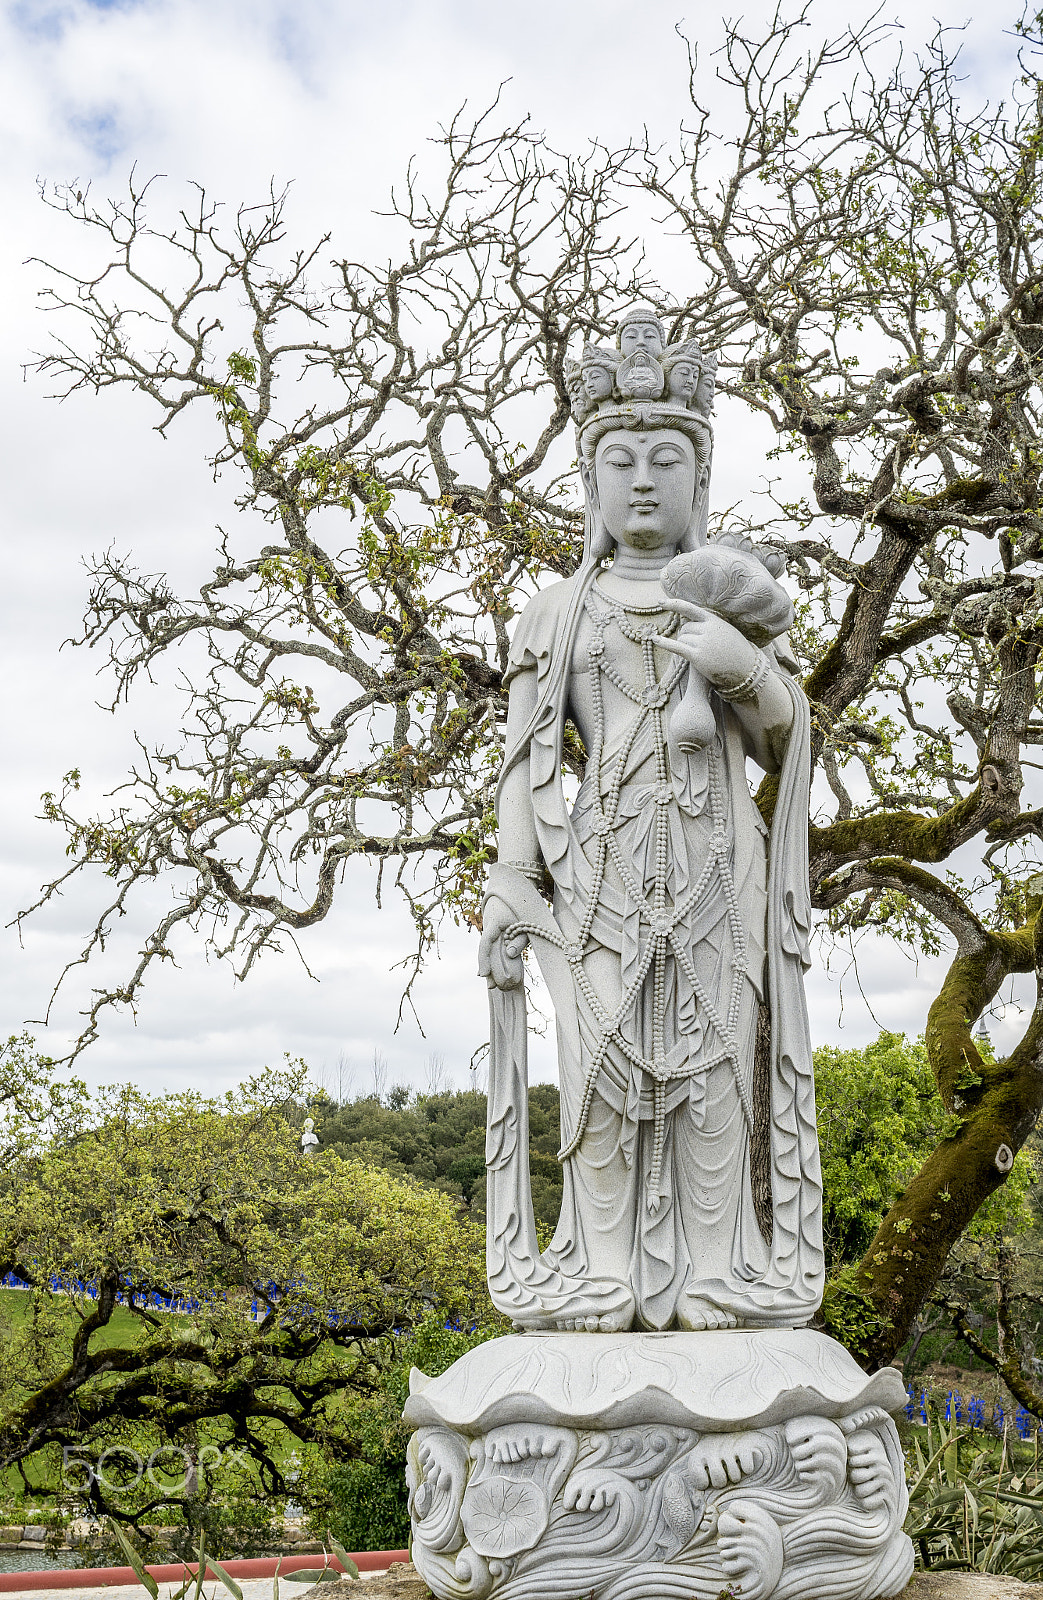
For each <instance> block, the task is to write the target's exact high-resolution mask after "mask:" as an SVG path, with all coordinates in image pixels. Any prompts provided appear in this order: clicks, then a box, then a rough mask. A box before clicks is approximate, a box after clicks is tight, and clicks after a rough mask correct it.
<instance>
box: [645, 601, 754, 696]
mask: <svg viewBox="0 0 1043 1600" xmlns="http://www.w3.org/2000/svg"><path fill="white" fill-rule="evenodd" d="M669 605H670V608H671V610H672V611H676V612H677V613H678V614H679V615H680V616H681V618H682V619H683V620H682V623H681V627H680V629H679V631H678V633H677V634H676V636H675V637H674V638H672V639H668V638H666V637H665V636H664V635H663V634H657V635H656V641H655V642H656V644H658V645H661V646H662V648H663V649H664V650H670V651H672V652H673V653H674V654H675V655H679V656H684V658H685V660H686V661H690V662H691V663H692V665H693V666H694V667H695V668H696V669H697V670H698V671H699V672H700V673H701V674H702V676H703V677H704V678H705V679H706V681H707V683H712V684H713V686H714V688H715V689H723V690H724V691H725V693H727V692H728V690H729V689H734V688H736V687H737V686H738V685H739V684H740V683H742V682H744V680H745V679H746V678H748V677H749V675H750V673H751V672H753V670H754V669H755V667H756V666H757V663H758V661H759V660H760V659H761V652H760V651H759V650H758V649H757V647H756V645H753V644H751V643H750V641H749V640H748V639H746V638H744V637H743V635H742V634H741V633H740V632H739V630H738V628H735V627H733V626H732V624H731V623H730V622H726V621H725V620H724V618H723V617H719V616H717V614H716V613H715V612H713V611H707V610H706V608H705V607H704V606H696V605H692V604H691V602H690V601H688V600H670V601H669Z"/></svg>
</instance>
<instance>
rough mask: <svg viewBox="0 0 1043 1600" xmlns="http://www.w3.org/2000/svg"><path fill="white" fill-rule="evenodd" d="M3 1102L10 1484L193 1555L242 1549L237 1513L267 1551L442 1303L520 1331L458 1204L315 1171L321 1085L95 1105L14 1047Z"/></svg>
mask: <svg viewBox="0 0 1043 1600" xmlns="http://www.w3.org/2000/svg"><path fill="white" fill-rule="evenodd" d="M0 1088H2V1089H3V1093H2V1095H0V1108H2V1109H0V1115H2V1118H3V1125H2V1142H0V1148H2V1149H3V1150H4V1152H5V1155H6V1160H5V1162H4V1165H3V1167H2V1169H0V1185H2V1193H3V1200H2V1204H0V1272H2V1273H9V1272H14V1273H16V1274H17V1275H18V1277H19V1278H21V1279H22V1280H23V1281H25V1282H26V1283H28V1285H29V1289H28V1290H27V1291H23V1292H19V1291H15V1290H8V1291H6V1292H5V1293H4V1295H3V1297H2V1299H0V1468H2V1469H3V1470H4V1472H5V1474H6V1482H7V1484H8V1486H9V1487H14V1486H15V1485H17V1484H18V1483H19V1482H20V1483H21V1484H22V1485H23V1486H24V1487H25V1489H26V1490H27V1491H29V1492H31V1493H33V1494H39V1495H43V1496H46V1497H49V1498H51V1499H53V1500H57V1502H59V1503H65V1504H67V1505H75V1506H77V1507H78V1508H80V1509H81V1510H85V1511H87V1512H88V1513H90V1514H94V1515H100V1514H102V1513H106V1512H107V1513H109V1514H111V1515H113V1516H115V1517H117V1518H120V1519H123V1520H126V1521H132V1522H135V1523H137V1524H141V1523H155V1522H164V1521H166V1522H178V1521H180V1522H181V1523H182V1524H183V1525H184V1527H185V1530H186V1532H185V1539H186V1546H190V1545H191V1544H192V1543H193V1541H194V1537H195V1533H196V1532H197V1531H198V1529H199V1528H200V1526H205V1527H207V1528H208V1529H209V1531H210V1532H211V1533H212V1534H216V1535H217V1537H218V1539H219V1540H220V1538H221V1536H222V1524H223V1523H224V1522H227V1520H228V1508H229V1505H230V1503H232V1502H237V1503H238V1504H239V1505H240V1506H244V1505H245V1506H247V1507H249V1508H251V1514H252V1516H253V1517H254V1519H255V1520H259V1522H260V1524H261V1526H260V1527H259V1528H258V1531H257V1537H258V1538H263V1533H264V1530H265V1528H266V1527H267V1523H268V1520H269V1517H270V1514H271V1512H272V1511H273V1510H275V1509H277V1508H278V1506H279V1505H280V1504H282V1503H285V1500H286V1498H287V1496H288V1495H290V1494H291V1492H292V1493H293V1495H294V1497H295V1498H297V1499H301V1498H304V1499H305V1501H306V1496H307V1481H308V1480H307V1476H306V1475H304V1476H303V1477H301V1478H299V1473H300V1460H301V1458H302V1457H306V1456H307V1455H308V1454H309V1452H310V1453H318V1454H320V1455H322V1456H323V1458H324V1459H327V1460H328V1461H331V1462H332V1461H336V1460H344V1461H350V1460H351V1459H353V1458H358V1457H360V1455H361V1453H362V1450H363V1443H362V1441H361V1439H360V1436H359V1432H358V1430H357V1428H356V1427H355V1426H354V1423H353V1420H352V1416H353V1413H352V1405H353V1404H357V1403H358V1402H359V1401H360V1399H361V1400H365V1399H366V1397H369V1396H372V1395H373V1394H374V1393H376V1392H378V1391H380V1388H381V1384H382V1382H383V1373H384V1371H385V1370H386V1369H387V1368H389V1367H391V1366H393V1365H394V1364H395V1363H396V1361H398V1360H399V1349H400V1345H401V1342H402V1339H403V1337H404V1336H405V1335H407V1334H408V1333H409V1332H410V1331H411V1330H412V1329H414V1328H416V1327H418V1326H420V1325H422V1324H423V1323H424V1322H425V1320H426V1319H427V1318H428V1317H429V1316H430V1315H431V1313H432V1310H433V1308H437V1315H438V1317H439V1318H440V1319H441V1320H442V1321H443V1322H445V1321H449V1320H456V1321H458V1322H459V1323H460V1324H461V1325H462V1326H465V1327H471V1326H473V1325H474V1324H475V1323H476V1322H478V1321H481V1320H483V1319H486V1320H488V1321H489V1322H490V1325H491V1326H497V1325H498V1324H497V1321H496V1319H495V1318H494V1317H493V1316H492V1315H491V1308H490V1306H489V1303H488V1299H487V1296H486V1288H485V1270H484V1251H483V1241H482V1235H481V1230H480V1228H478V1227H476V1226H475V1225H474V1224H473V1223H472V1222H471V1221H470V1219H469V1218H468V1217H467V1215H466V1213H465V1212H463V1211H461V1209H460V1207H459V1206H458V1205H457V1204H456V1203H455V1202H454V1200H453V1199H451V1198H450V1197H449V1196H447V1195H444V1194H440V1193H438V1192H437V1191H436V1190H435V1189H433V1188H431V1187H430V1186H428V1185H424V1184H420V1183H419V1182H417V1181H416V1180H415V1179H412V1178H409V1177H394V1176H392V1175H391V1174H390V1173H388V1172H385V1171H381V1170H380V1169H379V1168H376V1167H373V1166H368V1165H366V1164H364V1163H363V1162H361V1161H358V1160H354V1159H344V1158H342V1157H339V1156H337V1155H335V1154H325V1155H319V1156H318V1157H315V1158H312V1159H306V1158H304V1157H302V1155H301V1152H300V1146H299V1137H300V1130H299V1126H298V1123H299V1104H298V1099H299V1095H300V1092H301V1088H302V1074H301V1073H299V1072H293V1071H287V1072H284V1073H281V1074H280V1073H269V1074H265V1075H263V1076H261V1077H259V1078H257V1079H256V1080H254V1081H252V1082H251V1083H249V1084H247V1085H246V1086H245V1087H244V1088H243V1089H242V1090H241V1091H239V1092H238V1093H236V1094H234V1095H233V1094H230V1095H226V1096H224V1097H222V1098H221V1099H219V1100H206V1099H204V1098H202V1097H201V1096H198V1095H193V1094H178V1095H166V1096H160V1097H150V1096H146V1095H143V1094H141V1093H139V1092H138V1091H136V1090H134V1089H132V1088H129V1087H122V1088H114V1089H110V1090H106V1091H102V1092H101V1093H99V1094H96V1095H94V1096H92V1097H91V1098H90V1100H88V1099H87V1097H86V1096H85V1094H84V1091H83V1089H82V1087H81V1086H79V1085H76V1084H72V1085H71V1086H64V1087H63V1086H62V1085H61V1084H60V1083H59V1082H58V1081H57V1080H56V1079H55V1078H54V1076H53V1074H52V1073H51V1072H50V1070H49V1067H48V1064H47V1063H46V1062H41V1061H40V1060H39V1058H37V1057H35V1056H34V1055H33V1054H32V1052H31V1049H30V1048H29V1046H28V1044H27V1042H26V1041H18V1040H11V1041H9V1043H8V1045H7V1046H6V1047H5V1049H4V1052H3V1055H2V1072H0ZM157 1296H159V1297H164V1299H165V1300H166V1301H167V1302H169V1301H171V1300H173V1301H174V1306H173V1309H164V1308H162V1307H160V1306H157V1304H156V1297H157ZM157 1450H159V1451H161V1455H160V1456H159V1457H156V1456H155V1455H154V1452H156V1451H157ZM106 1452H108V1454H107V1455H106V1454H105V1453H106ZM103 1456H104V1459H105V1463H106V1467H105V1470H104V1471H99V1470H98V1468H99V1462H100V1461H101V1459H102V1457H103ZM150 1462H161V1463H163V1464H161V1465H158V1466H154V1467H153V1469H152V1470H151V1471H150V1470H149V1469H148V1464H149V1463H150ZM186 1462H188V1463H191V1464H192V1465H193V1467H194V1468H197V1469H198V1470H196V1471H194V1472H193V1473H192V1475H191V1480H189V1478H188V1476H187V1475H186V1471H185V1463H186ZM142 1464H144V1465H145V1470H144V1471H142ZM225 1534H226V1536H227V1530H225ZM211 1548H213V1542H212V1543H211Z"/></svg>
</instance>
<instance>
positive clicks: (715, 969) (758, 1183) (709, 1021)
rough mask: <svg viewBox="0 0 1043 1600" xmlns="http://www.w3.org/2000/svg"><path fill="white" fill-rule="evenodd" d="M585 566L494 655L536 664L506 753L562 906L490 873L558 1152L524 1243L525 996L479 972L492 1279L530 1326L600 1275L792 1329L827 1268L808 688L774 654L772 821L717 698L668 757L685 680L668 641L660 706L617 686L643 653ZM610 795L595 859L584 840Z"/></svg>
mask: <svg viewBox="0 0 1043 1600" xmlns="http://www.w3.org/2000/svg"><path fill="white" fill-rule="evenodd" d="M595 578H596V569H595V570H592V569H591V568H590V567H589V566H588V567H586V568H585V569H583V570H581V572H580V573H579V574H578V575H577V577H576V578H573V579H571V580H569V581H567V582H565V583H562V584H557V585H555V586H553V587H552V588H550V589H548V590H545V591H543V592H542V593H541V594H539V595H537V596H536V598H535V599H534V600H533V601H532V602H531V603H530V604H529V606H528V607H527V608H526V610H525V612H524V614H523V616H522V617H521V619H520V622H519V624H518V626H517V629H516V631H515V635H514V639H513V644H512V651H511V663H510V669H509V675H510V676H512V677H513V676H515V675H516V674H517V673H519V672H521V671H526V670H529V671H534V672H535V673H536V681H537V694H536V709H535V712H534V714H533V716H532V718H531V719H530V722H529V725H528V726H527V727H526V728H525V729H524V731H523V732H522V733H521V734H520V736H518V737H516V738H515V740H514V742H513V744H512V746H511V748H509V749H508V751H507V754H506V760H505V765H504V771H505V773H506V772H508V771H510V770H511V769H512V767H513V766H515V765H516V764H517V762H518V761H520V760H524V759H525V758H527V759H528V771H529V781H530V787H531V795H532V809H533V816H534V820H535V826H536V834H537V838H538V841H539V845H540V851H541V854H542V857H543V860H544V862H545V864H546V866H547V869H548V871H549V873H550V876H551V878H552V879H553V884H554V897H553V916H552V915H551V914H550V913H549V912H548V910H547V907H546V904H545V902H544V901H543V900H542V899H541V897H540V896H539V895H538V893H537V891H536V890H535V888H534V887H533V885H532V884H531V883H530V882H529V881H528V880H527V879H525V878H524V877H523V876H522V875H521V874H519V873H517V872H514V871H513V870H512V869H510V868H509V867H506V866H496V867H494V868H493V869H492V871H491V873H490V890H491V892H493V893H495V894H496V895H497V897H498V898H500V899H503V900H505V901H506V902H507V904H508V905H509V906H510V907H511V908H512V910H514V911H515V913H516V915H517V918H518V923H519V926H520V927H523V928H524V929H525V931H526V932H527V933H528V934H529V936H530V938H531V939H532V943H533V947H534V950H535V953H536V956H537V959H538V960H539V963H540V966H541V970H542V971H543V974H544V977H545V978H546V980H547V983H548V987H549V989H550V993H551V998H552V1000H553V1002H554V1007H555V1013H556V1020H557V1042H558V1056H559V1068H560V1085H561V1106H562V1146H563V1150H564V1151H565V1152H567V1154H566V1156H565V1160H564V1168H565V1171H564V1196H563V1203H562V1209H561V1215H560V1218H559V1223H558V1227H557V1230H556V1232H555V1235H554V1238H553V1240H552V1242H551V1244H550V1246H549V1247H548V1249H547V1250H546V1251H544V1252H543V1254H542V1256H540V1255H539V1253H538V1251H537V1249H536V1246H535V1243H534V1240H535V1231H534V1227H533V1224H532V1220H531V1198H530V1194H529V1185H528V1173H527V1150H526V1143H527V1140H526V1127H525V1112H524V1089H525V1019H524V999H523V997H522V995H521V992H520V991H513V992H511V991H508V992H503V991H500V990H497V989H494V988H490V1005H491V1013H492V1026H491V1041H492V1061H491V1072H490V1113H489V1144H488V1156H489V1216H488V1238H489V1246H488V1249H489V1277H490V1286H491V1289H492V1293H493V1298H494V1300H495V1301H496V1303H497V1304H498V1305H499V1306H500V1308H501V1309H502V1310H504V1311H506V1312H507V1313H508V1314H509V1315H512V1316H513V1317H514V1319H515V1321H516V1323H518V1325H520V1326H529V1327H541V1326H548V1325H551V1324H552V1323H553V1322H554V1321H555V1320H556V1319H560V1318H562V1317H567V1316H569V1315H570V1314H571V1312H572V1308H573V1307H574V1306H576V1305H577V1304H580V1305H583V1304H586V1303H588V1302H589V1301H590V1296H591V1294H592V1293H593V1294H594V1296H595V1298H596V1296H597V1294H598V1293H604V1292H607V1291H606V1286H607V1285H611V1284H617V1285H618V1284H622V1285H624V1286H625V1288H626V1289H627V1290H628V1291H629V1294H630V1295H631V1296H632V1297H633V1300H634V1302H635V1307H636V1310H635V1322H636V1323H637V1325H639V1326H642V1327H646V1328H652V1329H664V1328H669V1327H671V1326H676V1325H677V1318H678V1306H679V1303H681V1302H682V1301H683V1297H685V1296H688V1297H696V1296H697V1297H702V1298H703V1299H705V1300H707V1301H709V1302H711V1303H712V1304H713V1305H714V1306H716V1307H718V1308H720V1309H722V1310H724V1311H725V1312H727V1313H728V1314H729V1315H731V1316H734V1317H735V1318H736V1319H737V1320H738V1322H739V1323H740V1324H742V1325H745V1326H748V1327H757V1326H763V1327H768V1326H776V1327H777V1326H792V1325H799V1324H802V1323H804V1322H806V1321H807V1320H808V1319H809V1318H810V1317H811V1315H812V1314H813V1313H814V1311H815V1310H816V1308H817V1306H818V1304H819V1301H820V1299H821V1292H822V1281H823V1255H822V1244H821V1184H820V1175H819V1157H818V1141H817V1134H816V1128H815V1098H814V1080H813V1076H812V1063H811V1047H810V1039H809V1034H808V1024H807V1013H806V1008H805V1002H804V992H803V979H802V974H803V971H804V968H805V967H806V965H807V945H808V934H809V924H810V906H809V898H808V883H807V817H808V785H809V776H808V774H809V735H808V711H807V705H806V702H805V700H804V697H803V695H802V693H801V691H800V690H799V688H798V687H797V686H796V685H795V684H794V683H793V681H792V679H791V678H790V677H789V676H788V674H786V673H785V672H784V671H783V670H782V669H781V668H779V673H780V677H781V679H782V681H783V682H784V683H785V684H786V687H787V689H788V691H789V694H790V697H791V700H792V703H793V712H794V717H793V726H792V730H791V733H790V736H789V740H788V744H787V748H786V753H785V757H784V759H783V764H782V769H781V772H780V774H779V778H778V795H777V801H776V806H775V811H774V817H773V821H772V826H771V830H770V833H769V832H768V830H767V829H766V828H765V826H764V823H763V821H762V820H761V817H760V813H759V812H758V810H757V808H756V806H755V805H754V803H753V800H752V797H751V794H750V788H749V783H748V780H747V776H746V750H745V747H744V742H743V730H742V727H741V724H740V722H739V720H738V718H737V717H736V716H735V714H734V712H733V711H732V710H731V709H730V707H729V706H727V705H726V704H725V703H724V702H723V701H721V700H720V699H718V697H717V696H713V703H714V708H715V715H716V719H717V730H718V731H717V737H716V739H715V740H714V741H713V742H712V743H711V745H710V746H709V747H708V748H707V749H706V750H704V751H698V752H695V753H693V754H690V755H686V756H679V755H678V754H677V752H676V751H675V752H674V755H673V758H672V764H671V757H670V755H669V754H668V752H667V751H666V748H665V743H664V740H663V736H662V734H663V729H664V727H665V725H666V720H667V718H668V717H669V714H670V710H671V709H672V707H673V706H674V705H676V703H677V701H678V699H679V698H680V696H681V694H682V693H683V690H684V684H685V675H684V672H680V671H679V670H678V668H677V667H676V665H675V663H674V658H672V657H670V658H668V657H667V655H666V653H665V652H663V653H661V655H660V656H659V659H658V661H657V664H656V666H655V668H654V671H655V675H656V684H661V685H662V690H661V691H659V690H658V689H657V688H656V687H655V685H653V688H652V699H653V700H654V698H655V694H656V693H657V692H658V693H660V697H661V698H662V699H664V700H665V702H666V703H665V704H664V705H662V706H661V708H660V714H659V715H658V716H656V715H653V713H652V710H651V709H649V710H648V711H647V712H643V711H642V708H641V706H640V704H639V703H636V702H628V701H627V700H626V698H625V695H624V696H623V697H621V696H620V692H619V691H617V690H616V689H615V688H614V685H616V684H618V683H629V684H631V685H633V686H634V687H635V688H636V689H637V690H638V691H640V687H641V682H640V669H641V663H642V653H641V647H640V646H639V645H636V644H635V643H633V642H632V641H631V640H629V639H628V637H627V636H626V633H625V632H624V631H620V628H619V626H618V625H617V623H616V621H615V620H614V615H616V616H618V610H619V608H618V607H615V606H613V604H612V602H611V601H605V600H604V599H603V598H602V597H601V596H600V594H599V591H598V589H597V586H596V583H595ZM664 615H665V613H664ZM644 620H647V619H644ZM659 625H660V626H661V623H660V624H659ZM595 635H596V636H597V637H598V638H599V640H600V643H599V644H598V645H597V646H596V651H597V656H596V663H595V664H592V662H593V661H594V658H592V656H591V653H590V648H591V639H592V637H594V636H595ZM602 662H603V663H604V671H603V674H602V676H600V677H599V685H600V689H599V692H600V693H602V694H603V697H604V699H603V704H604V715H603V718H602V721H601V726H602V731H603V735H604V742H603V748H602V750H601V752H600V760H596V759H595V760H592V762H591V763H589V764H588V771H587V775H586V777H585V780H584V783H583V785H582V787H581V788H580V791H579V794H578V795H577V796H576V798H575V800H574V802H573V804H572V806H571V808H570V807H569V805H568V802H567V800H566V795H565V791H564V788H563V783H562V744H563V737H564V728H565V721H566V718H567V717H568V716H570V715H573V714H574V712H575V704H574V701H575V697H576V695H577V693H578V692H579V687H580V685H581V679H582V675H583V674H588V677H589V674H590V673H591V672H592V671H595V670H598V671H601V663H602ZM650 670H652V669H650ZM685 671H687V669H685ZM577 720H581V719H580V718H579V717H577ZM588 720H589V719H588ZM635 730H636V731H635ZM664 763H665V768H664ZM592 768H594V769H596V770H592ZM664 770H665V773H666V782H665V783H664V781H663V776H662V775H663V773H664ZM613 785H614V789H613ZM606 810H608V811H610V812H611V820H612V825H611V833H612V842H611V843H612V848H611V850H610V851H609V852H608V854H607V856H606V855H605V852H604V850H602V851H601V853H600V854H599V850H598V839H599V836H603V835H604V834H605V832H606V826H605V823H604V820H603V819H604V816H605V812H606ZM663 813H665V819H666V820H665V827H664V826H663V824H662V814H663ZM664 837H665V839H666V849H665V860H664V852H663V838H664ZM657 859H658V863H659V864H658V869H657ZM599 863H600V865H599ZM657 870H658V872H659V877H660V881H662V880H663V876H664V873H665V891H666V903H667V908H668V910H667V913H666V916H667V920H668V921H669V922H670V924H671V932H670V938H669V943H668V944H667V945H666V946H664V949H665V955H664V957H663V959H662V961H661V962H660V963H659V965H658V966H656V965H655V964H653V965H651V966H650V965H649V964H648V961H647V955H648V941H649V933H650V927H649V916H648V910H647V907H648V905H649V904H651V901H652V897H653V886H654V883H655V880H656V872H657ZM639 896H640V899H639V898H638V897H639ZM584 928H589V937H588V939H587V940H586V942H585V944H584V954H583V957H582V965H581V968H580V967H578V966H577V960H578V957H577V948H578V946H577V936H579V935H581V933H582V930H583V929H584ZM628 997H629V998H628ZM606 1017H610V1018H611V1019H612V1022H613V1026H612V1028H611V1029H610V1030H609V1029H607V1028H606ZM609 1033H611V1037H609ZM653 1058H654V1059H655V1060H656V1061H657V1062H658V1063H660V1065H661V1067H662V1069H663V1070H662V1071H661V1072H660V1085H659V1088H658V1089H656V1086H655V1075H654V1074H653V1073H652V1072H650V1071H649V1070H648V1067H647V1064H648V1063H650V1062H651V1061H652V1060H653ZM641 1062H645V1063H646V1066H645V1067H642V1065H641V1064H640V1063H641ZM755 1190H759V1193H758V1194H757V1195H756V1197H755ZM758 1201H759V1203H758ZM681 1320H682V1322H684V1320H685V1319H684V1317H683V1316H682V1319H681Z"/></svg>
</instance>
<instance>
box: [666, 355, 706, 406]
mask: <svg viewBox="0 0 1043 1600" xmlns="http://www.w3.org/2000/svg"><path fill="white" fill-rule="evenodd" d="M698 381H699V370H698V368H697V367H696V365H695V363H694V362H692V361H678V362H675V364H674V365H673V366H672V367H671V368H670V371H669V374H668V375H667V380H666V386H667V393H668V394H669V395H670V396H671V398H672V399H675V400H685V401H687V400H690V399H691V398H692V396H693V394H694V393H695V386H696V384H697V383H698Z"/></svg>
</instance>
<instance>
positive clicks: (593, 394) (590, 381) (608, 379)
mask: <svg viewBox="0 0 1043 1600" xmlns="http://www.w3.org/2000/svg"><path fill="white" fill-rule="evenodd" d="M583 386H584V388H585V389H586V391H587V394H588V395H589V397H590V399H591V400H609V399H611V397H612V374H611V372H609V370H608V368H607V367H584V368H583Z"/></svg>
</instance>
